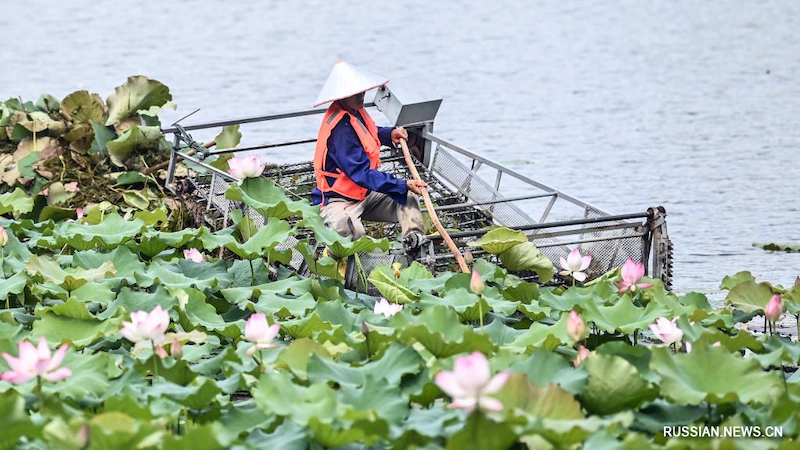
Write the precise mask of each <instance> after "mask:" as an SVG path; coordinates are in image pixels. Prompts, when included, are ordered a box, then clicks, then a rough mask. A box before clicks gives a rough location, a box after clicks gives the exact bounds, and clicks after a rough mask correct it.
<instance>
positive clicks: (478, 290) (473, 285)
mask: <svg viewBox="0 0 800 450" xmlns="http://www.w3.org/2000/svg"><path fill="white" fill-rule="evenodd" d="M469 288H470V289H471V290H472V292H474V293H475V295H481V294H483V290H484V289H486V284H484V282H483V278H481V274H479V273H478V271H477V270H475V269H472V278H470V280H469Z"/></svg>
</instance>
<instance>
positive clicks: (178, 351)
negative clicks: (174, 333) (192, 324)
mask: <svg viewBox="0 0 800 450" xmlns="http://www.w3.org/2000/svg"><path fill="white" fill-rule="evenodd" d="M169 352H170V353H171V354H172V357H173V358H175V359H178V358H180V357H181V356H183V345H181V341H179V340H178V338H175V339H173V340H172V345H171V346H170V348H169Z"/></svg>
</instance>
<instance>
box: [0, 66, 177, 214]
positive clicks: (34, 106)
mask: <svg viewBox="0 0 800 450" xmlns="http://www.w3.org/2000/svg"><path fill="white" fill-rule="evenodd" d="M171 100H172V94H170V92H169V88H168V87H167V86H165V85H164V84H162V83H161V82H159V81H156V80H151V79H149V78H147V77H145V76H132V77H129V78H128V80H127V81H126V82H125V83H123V84H122V85H120V86H118V87H117V88H116V89H115V91H114V93H113V94H111V95H110V96H108V98H107V99H106V100H105V101H103V99H102V98H101V97H100V96H99V95H98V94H95V93H89V92H88V91H85V90H81V91H76V92H73V93H71V94H69V95H67V96H66V97H64V98H63V99H61V100H58V99H57V98H55V97H53V96H52V95H49V94H43V95H42V96H40V97H39V99H38V100H37V101H36V102H35V103H34V102H31V101H27V102H23V101H22V100H21V99H15V98H10V99H8V100H6V101H4V102H0V193H4V192H11V191H13V190H14V189H16V188H22V189H24V190H25V191H26V192H28V193H29V194H31V195H36V194H41V196H40V197H38V198H36V204H37V208H36V213H37V214H36V216H35V217H34V218H35V219H38V220H46V219H48V218H53V217H54V218H60V217H66V216H67V215H69V213H68V210H70V209H74V208H76V207H79V206H84V205H86V204H89V203H100V202H101V201H104V200H106V201H110V202H113V203H119V204H123V203H124V204H127V205H128V206H129V207H131V208H135V209H148V207H150V208H153V207H155V206H157V205H158V204H162V203H163V200H164V196H163V192H161V189H160V186H159V185H160V184H161V181H160V180H159V179H157V177H156V176H153V175H148V176H145V175H142V173H141V171H143V170H145V169H147V168H148V167H149V166H153V165H155V164H158V163H160V162H163V161H165V160H166V159H167V158H168V157H169V152H168V151H167V150H168V149H169V148H170V143H169V142H167V141H166V140H165V139H164V135H163V134H162V133H161V127H160V125H161V124H160V122H159V120H158V113H159V112H160V111H161V110H162V109H163V108H173V109H174V108H175V105H174V104H173V103H172V102H171ZM156 175H157V174H156ZM151 203H152V204H151ZM45 207H49V208H47V209H46V211H44V209H45ZM73 217H74V214H73Z"/></svg>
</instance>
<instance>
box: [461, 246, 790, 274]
mask: <svg viewBox="0 0 800 450" xmlns="http://www.w3.org/2000/svg"><path fill="white" fill-rule="evenodd" d="M472 261H474V259H473V257H472V252H471V251H469V249H466V250H464V262H465V263H467V264H472ZM798 278H800V277H798Z"/></svg>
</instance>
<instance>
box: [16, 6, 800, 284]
mask: <svg viewBox="0 0 800 450" xmlns="http://www.w3.org/2000/svg"><path fill="white" fill-rule="evenodd" d="M367 5H368V4H367V3H365V2H363V1H362V2H356V1H347V2H329V1H305V2H301V1H297V2H277V1H252V0H251V1H247V2H243V1H231V2H225V4H224V5H222V4H221V2H214V1H211V0H198V1H170V2H151V1H138V2H135V3H128V4H124V6H123V5H122V4H119V3H118V2H96V1H88V0H80V1H70V2H56V1H42V0H37V1H31V0H27V1H24V2H9V3H7V4H5V5H4V8H3V12H4V16H5V17H6V18H7V20H5V21H4V25H3V30H4V35H5V36H6V39H5V44H4V45H3V46H1V47H0V58H1V59H2V61H3V67H2V69H0V96H2V97H3V98H7V97H9V96H22V97H23V98H25V99H31V100H35V99H36V97H38V95H39V94H40V93H42V92H49V93H51V94H53V95H55V96H56V97H59V98H62V97H63V96H65V95H66V94H68V93H70V92H72V91H74V90H78V89H89V90H91V91H93V92H98V93H100V94H101V95H102V96H103V97H104V98H105V97H107V96H108V95H109V94H110V93H111V92H113V88H114V87H115V86H117V85H119V84H121V83H122V82H124V80H125V78H126V77H128V76H130V75H135V74H143V75H147V76H149V77H151V78H155V79H158V80H160V81H162V82H164V83H165V84H167V85H168V86H170V88H171V91H172V93H173V96H174V98H175V100H176V102H177V103H178V105H179V108H178V111H176V112H170V113H169V114H165V115H164V116H163V119H164V122H167V123H171V121H172V120H174V119H177V118H178V117H181V116H182V115H185V114H188V113H189V112H191V111H193V110H195V109H196V108H201V111H200V112H199V113H197V114H196V115H195V116H193V117H192V118H191V119H190V120H189V121H204V120H210V119H214V118H230V117H239V116H246V115H251V114H259V113H267V112H279V111H284V110H294V109H301V108H306V107H309V106H311V104H312V103H313V101H314V99H315V98H316V95H317V93H318V90H319V89H320V87H321V86H322V83H323V82H324V80H325V78H326V77H327V75H328V72H329V70H330V68H331V67H332V65H333V64H334V63H335V62H336V60H337V58H342V59H345V60H347V61H349V62H352V63H354V64H357V65H361V66H363V67H365V68H367V69H369V70H372V71H373V72H376V73H380V74H383V75H385V76H387V77H390V78H395V77H400V76H408V75H422V76H424V77H425V78H426V79H427V80H428V81H429V82H430V83H431V84H432V85H433V86H434V87H435V88H436V90H437V91H438V92H439V93H440V94H441V95H442V96H443V98H444V102H443V104H442V107H441V109H440V111H439V115H438V116H437V124H436V129H437V132H438V133H439V134H441V135H442V136H443V137H446V138H448V139H451V140H452V141H454V142H455V143H458V144H461V145H462V146H464V147H466V148H468V149H470V150H472V151H474V152H477V153H479V154H482V155H485V156H487V157H490V158H493V159H495V160H497V161H499V162H501V163H504V164H506V165H508V166H510V167H511V168H513V169H516V170H518V171H519V172H522V173H523V174H525V175H528V176H530V177H532V178H534V179H537V180H539V181H542V182H544V183H546V184H549V185H551V186H553V187H556V188H558V189H561V190H562V191H565V192H567V193H569V194H571V195H574V196H575V197H578V198H581V199H583V200H585V201H587V202H589V203H592V204H594V205H596V206H598V207H599V208H602V209H605V210H607V211H610V212H612V213H628V212H637V211H642V210H644V209H645V208H647V207H650V206H656V205H664V206H665V207H666V209H667V212H668V213H669V217H668V223H669V232H670V236H671V237H672V239H673V241H674V242H675V249H676V254H675V257H676V262H675V283H674V285H675V288H676V289H677V290H678V291H680V292H685V291H689V290H697V291H701V292H705V293H707V294H709V295H711V296H712V298H716V299H719V298H721V296H720V294H719V293H718V292H717V289H718V286H719V282H720V280H721V279H722V277H724V276H725V275H726V274H732V273H735V272H737V271H739V270H751V271H752V272H753V273H754V274H755V275H756V276H757V277H758V278H761V279H767V280H770V281H772V282H775V283H782V284H784V285H788V284H790V283H791V282H792V281H793V280H794V278H795V277H796V276H798V275H800V254H785V253H770V252H764V251H762V250H760V249H756V248H753V247H752V246H751V244H752V243H753V242H754V241H766V242H787V241H794V242H797V241H800V211H799V209H800V200H798V193H799V191H800V181H798V174H800V159H799V158H798V149H799V148H800V33H798V30H800V2H798V1H797V0H774V1H753V2H717V1H705V2H697V1H692V0H664V1H650V2H642V1H635V0H601V1H596V2H586V1H582V2H562V1H556V0H549V1H539V2H519V1H493V2H475V3H474V4H473V3H471V2H464V1H438V2H423V1H413V2H399V1H398V2H391V3H387V4H381V5H378V4H377V3H375V4H370V6H372V7H371V8H369V9H367V8H365V6H367ZM316 120H318V118H317V119H315V120H311V121H308V122H306V123H298V124H294V125H291V126H290V127H289V126H288V124H286V123H283V124H276V125H271V126H270V127H264V126H261V127H250V128H243V130H242V131H243V133H244V138H245V141H246V142H248V143H252V144H255V143H260V142H268V141H275V140H279V139H282V138H284V137H314V136H315V135H316V129H317V123H316ZM168 121H169V122H168ZM187 122H188V121H187ZM270 156H271V159H273V160H274V161H276V162H288V161H300V160H307V159H310V158H311V151H309V152H303V151H298V152H292V153H290V154H287V153H286V152H275V153H273V154H271V155H270Z"/></svg>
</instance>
